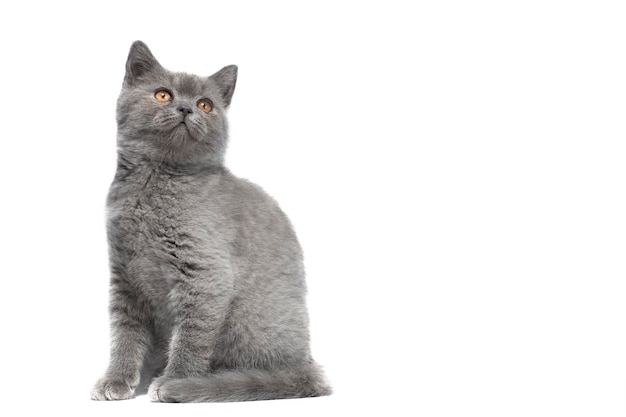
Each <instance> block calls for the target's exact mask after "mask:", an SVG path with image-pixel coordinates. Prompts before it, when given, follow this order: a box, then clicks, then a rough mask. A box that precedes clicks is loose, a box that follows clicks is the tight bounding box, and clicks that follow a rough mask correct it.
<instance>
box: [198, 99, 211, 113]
mask: <svg viewBox="0 0 626 417" xmlns="http://www.w3.org/2000/svg"><path fill="white" fill-rule="evenodd" d="M198 108H199V109H200V110H202V111H203V112H205V113H208V112H210V111H211V110H213V106H212V105H211V102H210V101H209V100H205V99H202V100H200V101H198Z"/></svg>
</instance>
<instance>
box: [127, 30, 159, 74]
mask: <svg viewBox="0 0 626 417" xmlns="http://www.w3.org/2000/svg"><path fill="white" fill-rule="evenodd" d="M162 68H163V67H161V64H159V62H158V61H157V60H156V58H155V57H154V56H153V55H152V52H150V49H148V45H146V44H145V43H143V42H141V41H135V42H134V43H133V44H132V45H131V47H130V52H129V53H128V60H127V61H126V76H125V77H124V82H125V83H127V84H129V85H131V84H133V82H135V81H137V80H138V79H140V78H141V77H143V76H144V75H145V74H147V73H150V72H152V71H154V70H157V69H162Z"/></svg>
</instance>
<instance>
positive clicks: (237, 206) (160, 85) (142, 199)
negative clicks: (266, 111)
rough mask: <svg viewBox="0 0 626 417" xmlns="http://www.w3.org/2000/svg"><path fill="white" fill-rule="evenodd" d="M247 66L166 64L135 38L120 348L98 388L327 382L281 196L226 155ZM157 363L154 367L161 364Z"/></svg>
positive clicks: (123, 182) (317, 385) (114, 320)
mask: <svg viewBox="0 0 626 417" xmlns="http://www.w3.org/2000/svg"><path fill="white" fill-rule="evenodd" d="M236 80H237V67H236V66H234V65H231V66H228V67H225V68H223V69H221V70H220V71H218V72H217V73H215V74H213V75H212V76H210V77H199V76H195V75H190V74H185V73H174V72H170V71H168V70H166V69H164V68H163V67H162V66H161V65H160V64H159V63H158V62H157V61H156V59H155V58H154V57H153V55H152V54H151V52H150V50H149V49H148V47H147V46H146V45H145V44H144V43H142V42H139V41H138V42H135V43H134V44H133V45H132V47H131V49H130V53H129V56H128V61H127V63H126V75H125V78H124V84H123V88H122V92H121V94H120V97H119V100H118V105H117V123H118V139H117V140H118V165H117V172H116V174H115V178H114V180H113V183H112V184H111V188H110V191H109V195H108V199H107V213H108V221H107V234H108V241H109V256H110V269H111V287H110V307H109V312H110V318H111V356H110V363H109V367H108V369H107V371H106V373H105V375H104V377H102V378H101V379H100V380H99V381H98V382H97V383H96V385H95V387H94V388H93V390H92V394H91V397H92V399H94V400H122V399H127V398H132V397H133V396H134V394H135V390H136V388H137V386H138V385H139V383H140V380H142V381H144V380H146V378H150V377H151V376H154V375H156V376H157V377H156V378H155V379H154V380H152V383H151V384H150V387H149V389H148V395H149V396H150V399H151V400H153V401H162V402H199V401H245V400H267V399H276V398H296V397H314V396H321V395H328V394H330V393H331V389H330V387H329V386H328V384H327V383H326V381H325V379H324V376H323V374H322V371H321V370H320V368H319V366H318V365H317V364H316V363H315V362H314V361H313V359H312V358H311V353H310V348H309V333H308V316H307V310H306V306H305V292H306V288H305V281H304V268H303V261H302V252H301V249H300V246H299V244H298V241H297V239H296V235H295V233H294V231H293V229H292V226H291V224H290V222H289V220H288V219H287V217H286V216H285V214H284V213H283V212H282V211H281V210H280V208H279V207H278V205H277V203H276V202H275V201H274V200H273V199H272V198H271V197H269V196H268V195H267V194H266V193H265V192H264V191H263V190H261V188H259V187H258V186H256V185H254V184H252V183H250V182H248V181H245V180H242V179H239V178H237V177H235V176H234V175H232V174H231V173H230V172H229V171H228V169H226V168H225V167H224V165H223V163H224V153H225V151H226V143H227V136H228V135H227V131H228V129H227V127H228V125H227V119H226V110H227V109H228V107H229V105H230V102H231V98H232V96H233V91H234V89H235V82H236ZM152 372H154V375H150V374H151V373H152Z"/></svg>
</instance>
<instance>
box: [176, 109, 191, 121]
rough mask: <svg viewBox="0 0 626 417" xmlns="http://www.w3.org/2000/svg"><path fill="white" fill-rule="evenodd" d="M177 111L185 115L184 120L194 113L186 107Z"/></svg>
mask: <svg viewBox="0 0 626 417" xmlns="http://www.w3.org/2000/svg"><path fill="white" fill-rule="evenodd" d="M176 110H178V111H180V112H182V113H183V119H184V118H185V117H187V115H188V114H189V113H193V112H192V111H191V109H190V108H189V107H185V106H178V107H177V108H176Z"/></svg>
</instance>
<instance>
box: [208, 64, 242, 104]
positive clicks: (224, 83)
mask: <svg viewBox="0 0 626 417" xmlns="http://www.w3.org/2000/svg"><path fill="white" fill-rule="evenodd" d="M209 78H211V79H212V80H213V81H214V82H215V84H217V88H219V90H220V93H221V94H222V101H223V102H224V106H225V107H228V106H229V105H230V100H231V99H232V98H233V93H234V92H235V84H237V65H229V66H227V67H224V68H222V69H221V70H219V71H218V72H216V73H215V74H213V75H211V76H210V77H209Z"/></svg>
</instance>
